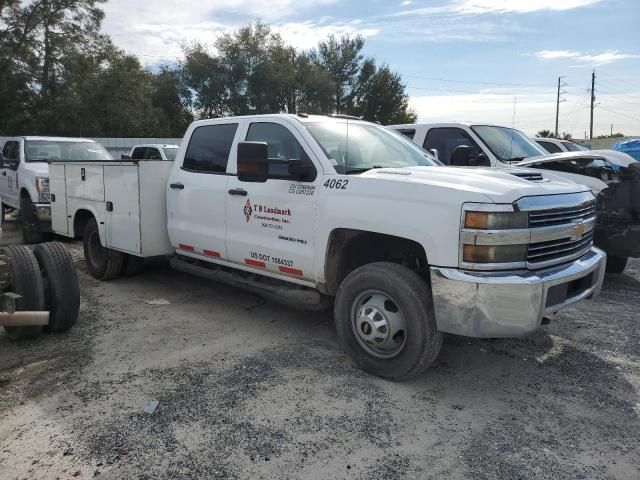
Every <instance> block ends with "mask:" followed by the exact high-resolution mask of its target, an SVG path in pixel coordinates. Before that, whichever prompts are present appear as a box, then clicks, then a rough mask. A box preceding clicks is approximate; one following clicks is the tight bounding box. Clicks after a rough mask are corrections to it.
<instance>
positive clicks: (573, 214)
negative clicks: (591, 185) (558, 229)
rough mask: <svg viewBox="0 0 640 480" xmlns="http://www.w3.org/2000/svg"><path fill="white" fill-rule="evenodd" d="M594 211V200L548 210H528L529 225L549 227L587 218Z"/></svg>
mask: <svg viewBox="0 0 640 480" xmlns="http://www.w3.org/2000/svg"><path fill="white" fill-rule="evenodd" d="M595 213H596V202H595V200H594V201H592V202H588V203H584V204H582V205H576V206H575V207H567V208H554V209H550V210H533V211H530V212H529V226H530V227H531V228H537V227H551V226H553V225H564V224H570V223H574V222H578V221H584V220H587V219H589V218H591V217H593V216H595Z"/></svg>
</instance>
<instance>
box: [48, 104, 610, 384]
mask: <svg viewBox="0 0 640 480" xmlns="http://www.w3.org/2000/svg"><path fill="white" fill-rule="evenodd" d="M532 173H534V174H533V175H532ZM539 177H540V176H539V174H538V173H537V172H530V171H528V170H522V169H513V170H509V169H504V170H497V169H473V168H450V167H444V166H442V165H440V164H439V163H438V162H437V161H435V160H434V159H433V158H431V157H430V156H429V155H427V154H426V153H425V152H424V151H423V150H422V149H420V148H419V147H417V146H415V145H414V144H413V143H411V142H410V141H409V140H407V139H406V138H404V137H402V136H401V135H398V134H396V133H395V132H392V131H390V130H387V129H385V128H383V127H380V126H378V125H374V124H371V123H367V122H363V121H357V120H353V119H351V118H346V117H341V116H330V117H323V116H307V115H303V114H300V115H258V116H246V117H235V118H233V117H231V118H220V119H213V120H202V121H197V122H194V123H193V124H192V125H191V126H190V127H189V129H188V130H187V132H186V135H185V137H184V139H183V141H182V145H181V147H180V150H179V152H178V155H177V157H176V160H175V161H174V162H172V163H170V162H163V161H140V162H138V161H130V162H115V163H114V162H109V163H107V162H86V163H81V162H52V163H51V192H52V202H53V203H52V216H53V229H54V231H55V232H57V233H59V234H61V235H66V236H70V237H83V238H84V240H83V241H84V250H85V258H86V264H87V268H88V269H89V271H90V272H91V274H92V275H93V276H94V277H96V278H99V279H110V278H114V277H117V276H118V275H119V274H120V273H121V272H122V271H123V262H124V260H125V258H129V256H134V257H146V256H155V255H172V258H171V265H172V266H173V267H174V268H175V269H177V270H180V271H183V272H188V273H191V274H194V275H199V276H202V277H205V278H209V279H213V280H216V281H220V282H225V283H228V284H231V285H238V286H242V287H244V288H247V289H250V290H252V291H254V292H258V293H260V294H261V295H263V296H265V297H267V298H273V299H279V300H281V301H284V302H286V303H289V304H295V305H302V306H306V307H308V308H322V307H324V306H327V305H328V304H331V302H333V303H334V313H335V321H336V328H337V332H338V337H339V339H340V341H341V343H342V345H343V346H344V348H345V349H346V350H347V351H348V352H350V354H351V355H352V357H353V358H354V360H355V362H356V363H357V364H358V365H359V366H360V367H362V368H363V369H365V370H366V371H369V372H371V373H374V374H376V375H379V376H381V377H384V378H389V379H394V380H400V379H405V378H409V377H411V376H414V375H417V374H418V373H420V372H421V371H423V370H424V369H426V368H427V367H428V366H429V365H430V364H431V363H432V362H433V361H434V360H435V358H436V356H437V355H438V352H439V350H440V347H441V343H442V334H443V333H444V332H449V333H454V334H459V335H467V336H473V337H508V336H520V335H525V334H527V333H529V332H532V331H534V330H535V329H537V328H538V327H539V325H540V324H541V323H542V322H543V320H544V319H545V317H546V316H547V315H550V314H553V313H554V312H557V311H558V310H561V309H563V308H565V307H567V306H568V305H572V304H574V303H575V302H578V301H580V300H583V299H585V298H591V297H593V296H594V295H596V294H597V293H598V292H599V290H600V287H601V284H602V279H603V275H604V266H605V261H606V255H605V254H604V253H603V252H602V251H600V250H598V249H597V248H595V247H593V245H592V240H591V230H592V228H593V224H594V221H595V218H594V211H595V199H594V196H593V194H592V193H591V191H589V190H588V189H587V188H586V187H583V186H579V185H576V184H575V183H572V182H568V181H565V180H562V179H558V178H552V176H549V177H547V178H544V179H542V178H539Z"/></svg>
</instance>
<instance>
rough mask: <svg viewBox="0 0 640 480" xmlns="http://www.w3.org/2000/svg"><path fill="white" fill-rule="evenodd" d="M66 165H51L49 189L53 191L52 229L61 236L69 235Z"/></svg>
mask: <svg viewBox="0 0 640 480" xmlns="http://www.w3.org/2000/svg"><path fill="white" fill-rule="evenodd" d="M64 169H65V165H64V164H63V163H52V164H50V165H49V188H50V191H51V228H52V230H53V231H54V232H55V233H59V234H60V235H68V234H69V221H68V218H67V215H68V213H67V186H66V182H65V177H64Z"/></svg>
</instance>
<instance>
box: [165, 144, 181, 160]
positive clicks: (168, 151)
mask: <svg viewBox="0 0 640 480" xmlns="http://www.w3.org/2000/svg"><path fill="white" fill-rule="evenodd" d="M162 150H164V154H165V155H166V156H167V160H171V161H173V160H175V159H176V155H177V154H178V149H177V148H169V147H162Z"/></svg>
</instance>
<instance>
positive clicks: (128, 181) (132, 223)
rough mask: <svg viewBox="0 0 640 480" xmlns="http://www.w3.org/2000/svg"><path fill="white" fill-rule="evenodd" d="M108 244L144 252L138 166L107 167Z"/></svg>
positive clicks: (106, 225) (129, 250)
mask: <svg viewBox="0 0 640 480" xmlns="http://www.w3.org/2000/svg"><path fill="white" fill-rule="evenodd" d="M104 198H105V210H106V211H105V227H106V228H105V232H106V244H107V245H106V246H107V247H109V248H113V249H115V250H120V251H123V252H128V253H131V254H134V255H140V253H141V241H140V188H139V182H138V166H137V165H118V166H106V165H105V166H104Z"/></svg>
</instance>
